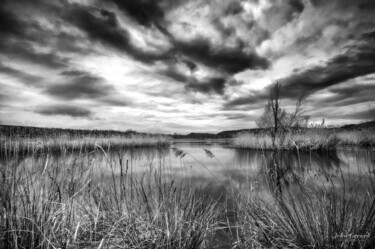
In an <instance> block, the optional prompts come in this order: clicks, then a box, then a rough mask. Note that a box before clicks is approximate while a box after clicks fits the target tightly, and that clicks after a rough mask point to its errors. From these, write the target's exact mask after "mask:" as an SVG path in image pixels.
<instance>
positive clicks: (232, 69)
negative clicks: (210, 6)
mask: <svg viewBox="0 0 375 249" xmlns="http://www.w3.org/2000/svg"><path fill="white" fill-rule="evenodd" d="M112 2H114V3H116V4H117V6H118V7H119V8H120V9H121V10H123V11H124V12H125V14H126V15H128V16H130V17H131V18H132V19H134V20H135V21H136V22H138V23H139V24H141V25H143V26H146V27H150V26H152V25H154V26H156V27H157V28H158V29H159V31H160V32H162V33H163V34H165V35H166V36H167V37H168V38H169V39H170V42H171V43H172V44H173V45H174V51H173V52H174V55H177V54H182V55H184V56H186V57H189V58H191V59H193V60H196V61H198V62H200V63H202V64H204V65H206V66H208V67H212V68H215V69H217V70H224V71H226V72H228V73H237V72H240V71H243V70H245V69H255V68H267V67H268V65H269V62H268V61H267V59H265V58H262V57H260V56H258V55H257V54H256V53H255V52H254V53H245V52H244V51H243V47H242V46H241V41H239V43H240V46H239V47H238V48H223V47H214V46H212V44H210V42H209V41H208V40H206V39H204V38H196V39H194V40H191V41H180V40H179V39H178V38H177V37H174V36H173V35H172V34H171V33H170V32H169V31H168V30H167V28H166V27H165V26H164V25H163V24H164V23H165V20H164V18H165V16H164V9H165V8H166V7H165V6H164V8H163V7H162V6H161V5H160V3H158V2H157V1H152V0H145V1H139V0H128V1H120V0H112ZM173 4H178V3H173ZM171 5H172V4H171ZM241 11H243V9H242V6H241V5H240V4H239V3H235V2H233V3H231V4H229V5H228V6H227V8H226V10H225V11H224V12H225V14H226V15H235V14H239V13H240V12H241ZM214 24H215V22H214ZM216 25H218V27H217V28H218V29H219V31H221V32H222V33H223V34H224V35H225V36H227V37H228V36H229V35H230V34H231V33H232V32H233V30H230V29H225V28H224V27H223V26H222V25H221V26H220V22H219V21H218V20H216ZM162 57H164V58H163V59H170V58H171V53H166V54H165V55H162Z"/></svg>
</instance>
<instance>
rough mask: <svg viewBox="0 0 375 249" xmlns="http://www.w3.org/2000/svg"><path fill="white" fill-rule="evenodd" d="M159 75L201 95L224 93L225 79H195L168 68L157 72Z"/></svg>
mask: <svg viewBox="0 0 375 249" xmlns="http://www.w3.org/2000/svg"><path fill="white" fill-rule="evenodd" d="M158 73H159V74H161V75H165V76H167V77H169V78H171V79H173V80H175V81H177V82H181V83H184V85H185V88H186V89H188V90H193V91H197V92H201V93H206V94H209V93H216V94H220V95H222V94H223V93H224V88H225V83H226V81H227V80H226V78H225V77H219V76H218V77H208V78H205V79H201V80H199V79H197V78H196V77H194V76H188V75H186V74H183V73H181V72H179V71H178V70H176V69H175V68H174V67H170V68H168V69H167V70H164V71H159V72H158Z"/></svg>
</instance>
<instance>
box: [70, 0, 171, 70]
mask: <svg viewBox="0 0 375 249" xmlns="http://www.w3.org/2000/svg"><path fill="white" fill-rule="evenodd" d="M69 8H70V10H69V11H68V12H67V13H66V14H65V20H66V21H68V22H71V23H72V24H74V25H75V26H77V27H78V28H80V29H81V30H83V31H84V32H85V33H86V34H87V35H88V36H89V37H90V38H91V39H93V40H94V41H95V40H96V41H99V42H101V43H103V44H105V45H108V46H110V47H112V48H115V49H117V50H120V51H122V52H125V53H127V54H128V55H130V56H131V57H133V58H134V59H136V60H139V61H142V62H144V63H152V62H154V61H157V60H164V59H169V58H171V54H170V52H169V51H165V52H164V51H162V52H160V53H155V52H149V51H145V50H142V49H141V48H138V47H136V46H135V45H134V44H132V42H131V37H130V34H129V32H128V31H127V30H125V29H124V28H122V27H120V25H119V24H118V20H117V17H116V14H115V13H114V12H111V11H108V10H105V9H98V8H94V7H86V6H81V5H77V4H75V5H72V6H70V7H69Z"/></svg>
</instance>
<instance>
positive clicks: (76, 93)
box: [45, 72, 115, 100]
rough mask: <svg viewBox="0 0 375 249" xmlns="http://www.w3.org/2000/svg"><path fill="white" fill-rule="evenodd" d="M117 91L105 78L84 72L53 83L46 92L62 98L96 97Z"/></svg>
mask: <svg viewBox="0 0 375 249" xmlns="http://www.w3.org/2000/svg"><path fill="white" fill-rule="evenodd" d="M76 73H78V72H76ZM113 92H115V88H114V87H113V86H112V85H109V84H108V83H106V82H105V81H104V79H102V78H100V77H97V76H94V75H91V74H90V73H86V72H82V74H81V75H78V76H77V75H73V76H72V75H68V76H67V77H66V81H65V82H63V83H61V84H56V85H51V86H49V87H48V88H47V89H46V90H45V93H47V94H49V95H51V96H54V97H56V98H60V99H66V100H71V99H80V98H83V99H95V98H100V97H105V96H107V95H109V94H111V93H113Z"/></svg>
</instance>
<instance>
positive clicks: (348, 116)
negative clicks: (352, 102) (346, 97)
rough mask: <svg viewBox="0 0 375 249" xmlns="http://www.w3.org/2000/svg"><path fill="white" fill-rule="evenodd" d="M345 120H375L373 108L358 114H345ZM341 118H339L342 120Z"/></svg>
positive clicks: (374, 109)
mask: <svg viewBox="0 0 375 249" xmlns="http://www.w3.org/2000/svg"><path fill="white" fill-rule="evenodd" d="M343 117H344V118H345V119H363V120H375V108H369V109H367V110H364V111H360V112H352V113H348V114H347V113H345V115H343ZM343 117H341V118H343Z"/></svg>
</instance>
